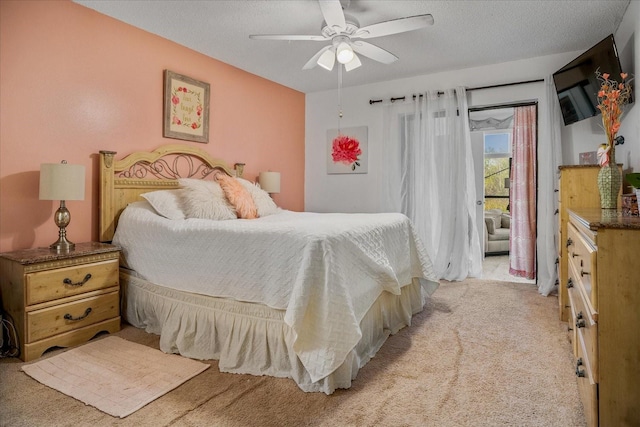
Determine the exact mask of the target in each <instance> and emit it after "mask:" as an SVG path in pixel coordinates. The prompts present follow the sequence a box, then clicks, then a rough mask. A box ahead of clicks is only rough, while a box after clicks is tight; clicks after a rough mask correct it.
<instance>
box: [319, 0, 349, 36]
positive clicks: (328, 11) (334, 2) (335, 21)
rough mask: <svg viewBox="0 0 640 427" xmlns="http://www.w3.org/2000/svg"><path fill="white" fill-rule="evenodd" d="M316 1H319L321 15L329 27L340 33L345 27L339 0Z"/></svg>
mask: <svg viewBox="0 0 640 427" xmlns="http://www.w3.org/2000/svg"><path fill="white" fill-rule="evenodd" d="M318 3H320V10H321V11H322V16H324V21H325V22H326V23H327V25H328V26H329V28H332V29H333V30H334V31H335V32H336V33H340V32H342V31H344V30H345V29H346V28H347V22H346V21H345V19H344V12H343V11H342V5H341V4H340V0H318Z"/></svg>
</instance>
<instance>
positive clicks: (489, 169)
mask: <svg viewBox="0 0 640 427" xmlns="http://www.w3.org/2000/svg"><path fill="white" fill-rule="evenodd" d="M484 176H485V179H484V194H485V199H484V209H485V210H489V209H501V210H502V211H503V212H506V211H507V205H509V199H508V198H504V199H494V198H491V197H489V196H509V189H508V188H505V186H504V180H505V178H508V177H509V158H508V157H485V159H484Z"/></svg>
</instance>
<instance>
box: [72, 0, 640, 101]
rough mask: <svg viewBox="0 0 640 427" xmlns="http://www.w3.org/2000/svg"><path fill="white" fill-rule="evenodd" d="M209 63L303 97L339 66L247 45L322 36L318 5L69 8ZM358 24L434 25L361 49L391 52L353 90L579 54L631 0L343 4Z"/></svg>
mask: <svg viewBox="0 0 640 427" xmlns="http://www.w3.org/2000/svg"><path fill="white" fill-rule="evenodd" d="M75 1H76V3H79V4H82V5H84V6H87V7H89V8H92V9H95V10H97V11H98V12H101V13H104V14H106V15H109V16H111V17H113V18H116V19H118V20H121V21H124V22H126V23H129V24H131V25H134V26H136V27H138V28H141V29H144V30H146V31H149V32H151V33H154V34H157V35H159V36H161V37H164V38H167V39H169V40H173V41H174V42H176V43H179V44H181V45H183V46H186V47H188V48H191V49H193V50H195V51H198V52H201V53H203V54H205V55H207V56H210V57H212V58H216V59H218V60H220V61H223V62H226V63H228V64H231V65H233V66H235V67H238V68H241V69H243V70H245V71H248V72H250V73H253V74H256V75H259V76H262V77H264V78H267V79H269V80H272V81H275V82H277V83H280V84H282V85H284V86H287V87H290V88H293V89H296V90H299V91H301V92H305V93H309V92H317V91H322V90H328V89H333V88H335V86H336V82H337V77H336V76H337V72H336V70H337V67H336V68H334V69H333V71H332V72H329V71H326V70H324V69H322V68H321V67H316V68H314V69H312V70H305V71H303V70H302V66H303V65H304V64H305V63H306V62H307V61H308V60H309V58H311V57H312V56H313V55H314V54H315V53H316V52H317V51H318V50H319V49H320V48H321V47H322V46H324V45H325V42H315V41H271V40H269V41H267V40H250V39H249V34H313V35H315V34H320V27H321V24H322V21H323V18H322V13H321V12H320V7H319V5H318V2H317V0H209V1H202V0H199V1H191V0H183V1H168V0H160V1H155V0H145V1H120V0H110V1H105V0H99V1H95V0H75ZM343 4H348V6H347V8H346V9H345V12H346V13H348V14H350V15H353V16H355V17H356V18H357V19H358V20H359V21H360V26H361V27H362V26H365V25H370V24H374V23H377V22H381V21H387V20H391V19H397V18H401V17H405V16H413V15H419V14H425V13H430V14H431V15H433V18H434V21H435V23H434V25H432V26H429V27H427V28H425V29H421V30H416V31H412V32H408V33H403V34H395V35H391V36H386V37H380V38H374V39H368V41H369V42H371V43H373V44H375V45H377V46H380V47H382V48H384V49H386V50H388V51H390V52H391V53H393V54H395V55H396V56H397V57H398V58H399V61H396V62H395V63H393V64H390V65H384V64H380V63H378V62H375V61H372V60H370V59H368V58H362V64H363V65H362V67H360V68H357V69H355V70H352V71H351V72H349V73H343V85H344V86H356V85H362V84H367V83H375V82H381V81H387V80H393V79H398V78H404V77H412V76H418V75H423V74H431V73H434V72H440V71H447V70H452V69H460V68H469V67H475V66H479V65H486V64H495V63H500V62H506V61H513V60H518V59H524V58H531V57H537V56H544V55H550V54H556V53H562V52H570V51H581V50H586V49H588V48H589V47H591V46H592V45H594V44H595V43H597V42H598V41H600V40H601V39H603V38H604V37H606V36H607V35H609V34H612V33H615V31H616V29H617V28H618V25H619V24H620V21H621V20H622V16H623V15H624V12H625V11H626V9H627V6H628V5H629V0H622V1H619V0H604V1H597V0H588V1H585V0H537V1H527V0H510V1H499V0H490V1H483V0H477V1H426V0H425V1H405V0H351V1H350V2H348V1H344V2H343Z"/></svg>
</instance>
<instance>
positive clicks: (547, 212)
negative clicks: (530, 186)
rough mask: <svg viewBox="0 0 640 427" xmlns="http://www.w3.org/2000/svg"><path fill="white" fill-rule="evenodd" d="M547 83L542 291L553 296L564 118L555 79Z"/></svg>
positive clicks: (541, 158) (541, 166)
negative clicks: (559, 168)
mask: <svg viewBox="0 0 640 427" xmlns="http://www.w3.org/2000/svg"><path fill="white" fill-rule="evenodd" d="M544 81H545V89H546V90H545V98H546V99H545V100H544V102H541V103H540V105H541V107H542V108H544V110H545V112H544V113H543V114H540V117H539V119H540V127H539V129H540V131H541V134H540V136H539V138H538V238H537V248H538V269H537V270H538V281H537V284H538V291H539V292H540V293H541V294H542V295H549V294H550V293H551V292H552V291H554V290H556V279H557V278H558V271H557V266H556V257H557V256H558V242H557V238H558V215H557V214H556V210H557V209H558V193H557V192H555V191H554V189H557V188H558V187H557V186H558V166H559V165H561V164H562V147H561V145H560V133H561V131H560V129H561V123H562V115H561V114H560V105H559V103H558V99H557V95H556V89H555V86H554V84H553V77H552V76H549V77H547V78H545V79H544Z"/></svg>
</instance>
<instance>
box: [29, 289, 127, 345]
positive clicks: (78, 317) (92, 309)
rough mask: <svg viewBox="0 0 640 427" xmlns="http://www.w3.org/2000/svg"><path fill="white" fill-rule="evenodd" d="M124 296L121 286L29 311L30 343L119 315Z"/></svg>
mask: <svg viewBox="0 0 640 427" xmlns="http://www.w3.org/2000/svg"><path fill="white" fill-rule="evenodd" d="M119 305H120V297H119V292H118V289H117V288H116V289H115V290H114V291H113V292H111V293H108V294H104V295H98V296H94V297H90V298H85V299H81V300H78V301H72V302H68V303H64V304H59V305H56V306H53V307H49V308H44V309H41V310H35V311H31V312H28V313H27V342H28V343H32V342H34V341H38V340H41V339H44V338H48V337H51V336H53V335H57V334H61V333H63V332H67V331H70V330H74V329H78V328H82V327H84V326H88V325H91V324H93V323H98V322H100V321H103V320H106V319H110V318H113V317H117V316H119V315H120V311H119Z"/></svg>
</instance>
